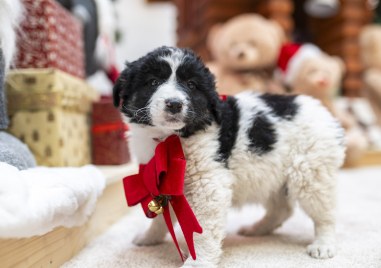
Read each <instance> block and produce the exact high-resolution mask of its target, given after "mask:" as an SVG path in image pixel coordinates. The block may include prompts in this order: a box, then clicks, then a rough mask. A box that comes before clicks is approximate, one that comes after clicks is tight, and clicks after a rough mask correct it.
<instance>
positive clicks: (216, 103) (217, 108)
mask: <svg viewBox="0 0 381 268" xmlns="http://www.w3.org/2000/svg"><path fill="white" fill-rule="evenodd" d="M204 73H205V76H206V77H207V81H208V82H207V87H206V88H207V89H208V91H207V96H208V99H209V104H210V110H211V113H212V115H213V117H214V119H215V120H216V122H217V123H221V108H222V103H221V99H220V97H219V95H218V93H217V90H216V78H215V76H214V74H213V73H212V72H211V71H210V70H209V68H208V67H205V68H204Z"/></svg>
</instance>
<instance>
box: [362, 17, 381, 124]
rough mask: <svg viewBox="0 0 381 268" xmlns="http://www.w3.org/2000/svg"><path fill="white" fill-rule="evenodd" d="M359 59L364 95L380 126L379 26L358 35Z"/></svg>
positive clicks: (367, 27)
mask: <svg viewBox="0 0 381 268" xmlns="http://www.w3.org/2000/svg"><path fill="white" fill-rule="evenodd" d="M360 47H361V58H362V62H363V64H364V67H365V71H364V82H365V91H364V93H365V95H366V97H367V98H368V100H369V101H370V103H371V105H372V108H373V110H374V112H375V114H376V116H377V122H378V125H380V126H381V26H380V25H369V26H366V27H364V29H363V30H362V31H361V34H360Z"/></svg>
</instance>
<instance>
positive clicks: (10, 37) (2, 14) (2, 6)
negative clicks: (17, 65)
mask: <svg viewBox="0 0 381 268" xmlns="http://www.w3.org/2000/svg"><path fill="white" fill-rule="evenodd" d="M21 17H22V5H21V3H20V1H19V0H0V47H1V49H2V50H3V53H4V58H5V67H6V68H5V69H6V70H7V69H8V67H9V66H10V64H11V62H12V58H13V55H14V53H15V48H16V33H15V28H16V27H17V26H18V23H19V21H20V19H21Z"/></svg>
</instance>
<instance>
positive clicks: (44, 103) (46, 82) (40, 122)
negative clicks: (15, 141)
mask: <svg viewBox="0 0 381 268" xmlns="http://www.w3.org/2000/svg"><path fill="white" fill-rule="evenodd" d="M6 85H7V93H8V104H9V105H8V111H9V114H10V116H11V125H10V127H9V130H8V131H9V132H10V133H11V134H13V135H15V136H16V137H18V138H19V139H21V140H22V141H24V142H25V143H27V144H28V146H29V147H30V149H31V151H32V152H33V154H34V155H35V157H36V160H37V163H38V164H39V165H46V166H81V165H85V164H89V163H90V162H91V161H90V125H89V122H88V121H89V120H88V114H89V112H90V110H91V104H92V101H95V100H96V99H97V98H98V95H97V93H96V92H95V91H94V90H93V89H92V88H91V87H89V86H88V84H87V83H86V82H84V81H83V80H81V79H79V78H77V77H74V76H72V75H69V74H67V73H64V72H62V71H59V70H56V69H21V70H17V71H16V70H13V71H11V72H9V75H8V77H7V81H6Z"/></svg>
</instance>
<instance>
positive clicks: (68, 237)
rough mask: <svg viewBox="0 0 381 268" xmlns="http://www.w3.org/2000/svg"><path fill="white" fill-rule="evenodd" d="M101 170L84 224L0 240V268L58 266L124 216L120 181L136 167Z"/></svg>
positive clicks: (124, 204)
mask: <svg viewBox="0 0 381 268" xmlns="http://www.w3.org/2000/svg"><path fill="white" fill-rule="evenodd" d="M101 170H102V172H103V173H105V174H106V175H107V181H108V184H107V187H106V189H105V191H104V193H103V195H102V196H101V197H100V198H99V200H98V203H97V206H96V209H95V211H94V214H93V215H92V216H91V218H90V219H89V221H88V222H87V223H86V224H85V225H83V226H80V227H75V228H70V229H68V228H62V227H60V228H57V229H55V230H53V231H51V232H49V233H47V234H45V235H43V236H36V237H31V238H25V239H7V240H1V239H0V267H1V268H3V267H4V268H8V267H20V268H24V267H59V266H60V265H62V264H63V263H64V262H66V261H67V260H69V259H71V258H72V257H73V256H75V255H76V254H77V253H78V252H79V251H80V250H81V249H82V248H83V247H84V246H85V245H86V244H87V243H88V242H90V241H91V240H92V239H94V238H95V237H96V236H98V235H100V234H102V233H103V232H104V231H106V230H107V229H108V228H109V227H110V226H111V225H112V224H113V223H115V222H116V221H117V220H119V219H120V218H121V217H122V216H124V215H125V214H126V213H128V208H127V204H126V200H125V197H124V192H123V185H122V181H121V178H123V177H124V176H126V175H130V174H133V173H135V172H136V171H137V166H136V165H125V166H116V167H108V166H106V167H102V168H101Z"/></svg>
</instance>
